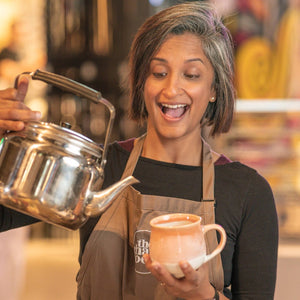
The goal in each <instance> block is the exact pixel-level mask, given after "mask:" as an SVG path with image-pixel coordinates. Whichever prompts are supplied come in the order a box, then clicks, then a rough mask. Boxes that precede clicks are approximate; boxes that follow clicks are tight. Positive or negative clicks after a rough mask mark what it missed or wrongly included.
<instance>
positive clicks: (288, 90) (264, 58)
mask: <svg viewBox="0 0 300 300" xmlns="http://www.w3.org/2000/svg"><path fill="white" fill-rule="evenodd" d="M299 53H300V9H295V8H294V9H289V10H287V11H286V13H285V14H284V16H283V17H282V20H281V22H280V25H279V30H278V35H277V41H276V44H275V45H272V44H271V43H270V42H269V41H268V40H267V39H264V38H262V37H253V38H250V39H248V40H247V41H246V42H244V43H243V44H242V45H241V46H240V47H239V48H238V50H237V54H236V76H237V77H236V78H237V79H236V84H237V92H238V97H239V98H245V99H251V98H252V99H254V98H288V97H299V96H300V88H299V83H298V82H297V83H295V82H296V81H297V80H298V78H299V76H300V55H299Z"/></svg>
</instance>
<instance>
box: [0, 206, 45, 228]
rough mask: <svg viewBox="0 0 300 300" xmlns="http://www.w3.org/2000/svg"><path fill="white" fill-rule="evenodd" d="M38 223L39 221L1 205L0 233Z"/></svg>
mask: <svg viewBox="0 0 300 300" xmlns="http://www.w3.org/2000/svg"><path fill="white" fill-rule="evenodd" d="M36 222H39V220H38V219H35V218H33V217H30V216H27V215H25V214H22V213H20V212H18V211H15V210H13V209H9V208H7V207H5V206H2V205H0V232H2V231H6V230H9V229H13V228H18V227H22V226H26V225H30V224H33V223H36Z"/></svg>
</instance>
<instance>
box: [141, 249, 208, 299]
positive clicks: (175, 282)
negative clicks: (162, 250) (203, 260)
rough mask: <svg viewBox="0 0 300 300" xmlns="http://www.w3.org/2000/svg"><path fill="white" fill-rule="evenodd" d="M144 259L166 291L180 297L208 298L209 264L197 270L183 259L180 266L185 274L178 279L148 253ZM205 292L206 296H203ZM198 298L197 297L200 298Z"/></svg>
mask: <svg viewBox="0 0 300 300" xmlns="http://www.w3.org/2000/svg"><path fill="white" fill-rule="evenodd" d="M143 257H144V261H145V265H146V267H147V269H148V270H149V271H150V272H151V273H152V275H153V276H155V278H156V279H157V280H158V281H159V282H161V285H163V287H164V289H165V291H166V292H167V293H168V294H171V295H173V296H176V297H180V298H189V297H194V298H197V297H198V298H199V299H202V298H207V297H205V295H206V293H207V292H208V293H210V292H211V290H210V289H211V285H210V283H209V276H208V266H207V265H206V264H205V265H203V266H201V267H200V268H199V269H198V270H197V271H196V270H194V269H193V267H192V266H191V265H190V264H189V263H188V262H187V261H182V262H180V263H179V266H180V268H181V270H182V272H183V274H184V277H183V278H180V279H177V278H175V277H174V276H173V275H171V274H170V273H169V272H168V270H167V269H166V268H165V267H164V266H163V265H161V264H159V263H158V262H156V261H152V260H151V258H150V256H149V255H148V254H145V255H144V256H143ZM203 292H204V297H202V298H201V295H202V293H203ZM198 298H197V299H198Z"/></svg>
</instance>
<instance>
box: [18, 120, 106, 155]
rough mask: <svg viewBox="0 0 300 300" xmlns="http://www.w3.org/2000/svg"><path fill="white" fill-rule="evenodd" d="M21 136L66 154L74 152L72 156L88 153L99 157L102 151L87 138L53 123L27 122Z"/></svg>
mask: <svg viewBox="0 0 300 300" xmlns="http://www.w3.org/2000/svg"><path fill="white" fill-rule="evenodd" d="M22 135H25V136H26V137H28V138H29V139H31V140H36V141H39V142H45V143H48V144H53V145H55V146H56V147H62V148H63V149H64V150H66V151H68V152H70V151H71V152H75V153H74V154H81V155H82V154H84V153H89V154H90V155H93V156H97V157H100V156H101V154H102V151H103V149H102V147H101V146H100V145H99V144H97V143H95V142H94V141H92V140H91V139H89V138H88V137H86V136H84V135H82V134H80V133H78V132H76V131H73V130H71V129H69V128H66V127H62V126H59V125H56V124H53V123H47V122H36V121H32V122H28V123H26V125H25V128H24V129H23V131H22ZM78 152H80V153H78Z"/></svg>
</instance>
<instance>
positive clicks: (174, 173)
mask: <svg viewBox="0 0 300 300" xmlns="http://www.w3.org/2000/svg"><path fill="white" fill-rule="evenodd" d="M232 53H233V52H232V42H231V38H230V35H229V32H228V30H227V29H226V28H225V27H224V25H223V24H222V23H221V21H220V20H219V18H218V17H217V16H216V15H215V13H214V11H213V10H212V9H211V8H210V7H209V6H207V5H205V4H203V3H202V2H192V3H191V2H190V3H184V4H180V5H177V6H173V7H170V8H167V9H165V10H163V11H161V12H159V13H158V14H156V15H154V16H152V17H150V18H149V19H148V20H146V22H145V23H144V24H143V25H142V27H141V28H140V29H139V31H138V33H137V35H136V37H135V40H134V42H133V45H132V49H131V53H130V67H131V76H130V78H131V108H130V114H131V117H132V119H134V120H136V121H138V122H140V123H141V122H143V121H146V122H147V132H146V135H145V136H143V137H141V138H138V139H131V140H128V141H124V142H115V143H113V144H112V145H111V146H110V149H109V153H108V162H107V165H106V168H105V176H106V177H105V181H104V187H106V186H108V185H110V184H111V183H113V182H115V181H117V180H119V179H120V178H121V177H122V176H123V177H125V176H127V175H129V174H132V173H133V175H134V176H135V177H136V178H137V179H139V181H140V183H139V184H136V185H134V187H130V188H128V189H127V190H126V191H125V192H124V193H122V195H121V196H119V197H118V199H117V200H116V201H114V203H113V205H112V206H111V207H110V208H109V209H108V210H107V211H106V212H105V213H103V214H102V215H101V217H100V216H99V217H98V218H92V219H89V220H88V222H87V223H86V224H85V225H84V226H83V227H82V228H81V230H80V233H81V252H80V263H81V268H80V271H79V273H78V276H77V281H78V299H176V298H177V299H178V298H184V299H272V298H273V295H274V288H275V279H276V261H277V243H278V232H277V215H276V209H275V205H274V199H273V195H272V191H271V189H270V187H269V185H268V183H267V182H266V181H265V180H264V178H262V177H261V176H260V175H259V174H258V173H257V172H256V171H255V170H253V169H251V168H249V167H247V166H245V165H243V164H241V163H239V162H232V161H230V160H229V159H228V158H226V157H225V156H224V155H220V154H218V153H215V152H213V151H211V150H210V148H209V146H208V145H207V144H206V143H205V142H204V141H203V139H202V138H201V133H202V129H203V127H204V126H206V125H209V126H210V127H211V135H212V136H215V135H217V134H220V133H222V132H227V131H228V130H229V128H230V125H231V121H232V116H233V106H234V88H233V54H232ZM26 88H27V79H26V78H23V79H21V80H20V85H19V87H18V89H17V90H14V89H7V90H5V91H2V92H1V105H0V107H1V110H0V119H1V120H0V128H1V129H2V131H3V132H4V131H5V130H21V129H22V128H23V126H24V123H23V121H27V120H36V119H38V118H39V115H38V112H33V111H31V110H29V109H28V108H27V107H26V106H24V104H22V100H23V98H24V96H25V94H26ZM202 182H203V183H202ZM214 206H215V211H214ZM166 212H188V213H195V214H200V215H203V216H205V217H206V216H207V220H206V222H208V223H209V222H214V221H215V222H216V223H218V224H220V225H221V226H223V228H224V229H225V230H226V233H227V243H226V246H225V248H224V250H223V251H222V254H221V259H220V257H219V258H217V259H216V260H214V262H212V263H211V264H205V265H203V266H201V267H200V268H199V269H198V270H193V268H192V267H191V266H190V265H189V264H188V263H187V262H185V261H182V262H181V263H180V266H181V269H182V271H183V273H184V274H185V277H184V278H183V279H175V278H174V277H173V276H172V275H171V274H169V273H168V272H167V271H166V269H165V268H164V267H163V266H162V265H160V264H159V263H158V262H156V261H151V257H150V256H149V255H148V243H149V235H150V232H149V220H150V219H151V218H152V217H154V216H156V215H158V214H163V213H166ZM0 220H1V222H0V224H2V225H1V228H2V230H7V229H9V228H12V227H15V226H21V225H25V224H29V223H30V222H33V221H34V220H33V219H30V218H29V217H24V218H23V217H22V216H21V215H20V214H19V213H14V212H13V211H11V210H9V209H6V208H4V207H2V208H1V210H0ZM215 240H216V237H214V240H212V244H213V243H214V242H215ZM212 244H211V245H208V246H209V247H210V246H212Z"/></svg>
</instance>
